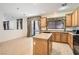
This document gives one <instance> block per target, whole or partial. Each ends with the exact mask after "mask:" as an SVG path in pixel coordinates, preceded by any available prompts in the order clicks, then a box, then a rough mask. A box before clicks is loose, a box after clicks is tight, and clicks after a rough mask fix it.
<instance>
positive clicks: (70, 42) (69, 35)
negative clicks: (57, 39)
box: [68, 34, 73, 49]
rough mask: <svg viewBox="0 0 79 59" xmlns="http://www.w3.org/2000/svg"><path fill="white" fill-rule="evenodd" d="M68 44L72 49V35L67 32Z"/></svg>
mask: <svg viewBox="0 0 79 59" xmlns="http://www.w3.org/2000/svg"><path fill="white" fill-rule="evenodd" d="M68 44H69V46H70V47H71V48H72V49H73V35H72V34H68Z"/></svg>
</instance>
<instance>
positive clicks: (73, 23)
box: [72, 13, 75, 26]
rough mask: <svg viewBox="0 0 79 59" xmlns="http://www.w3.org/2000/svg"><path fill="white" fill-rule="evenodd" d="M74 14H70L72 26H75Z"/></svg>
mask: <svg viewBox="0 0 79 59" xmlns="http://www.w3.org/2000/svg"><path fill="white" fill-rule="evenodd" d="M74 19H75V14H74V13H72V26H75V20H74Z"/></svg>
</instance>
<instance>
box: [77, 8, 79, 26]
mask: <svg viewBox="0 0 79 59" xmlns="http://www.w3.org/2000/svg"><path fill="white" fill-rule="evenodd" d="M77 25H78V26H79V8H78V11H77Z"/></svg>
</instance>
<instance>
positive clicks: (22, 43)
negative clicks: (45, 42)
mask: <svg viewBox="0 0 79 59" xmlns="http://www.w3.org/2000/svg"><path fill="white" fill-rule="evenodd" d="M52 45H53V46H52V53H51V55H73V52H72V50H71V48H70V47H69V45H68V44H63V43H56V42H53V43H52ZM32 54H33V39H32V37H30V38H26V37H23V38H20V39H15V40H10V41H6V42H3V43H0V55H32Z"/></svg>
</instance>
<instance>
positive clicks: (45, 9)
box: [0, 3, 79, 18]
mask: <svg viewBox="0 0 79 59" xmlns="http://www.w3.org/2000/svg"><path fill="white" fill-rule="evenodd" d="M61 4H62V3H0V10H2V11H3V12H4V14H5V15H11V16H13V17H19V18H21V17H25V16H27V17H28V16H36V15H45V14H52V13H54V12H58V13H61V12H68V11H70V10H73V9H75V8H76V7H78V6H79V4H77V3H69V4H68V6H69V8H67V9H66V10H64V11H59V8H61ZM17 8H19V9H18V10H17Z"/></svg>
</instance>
